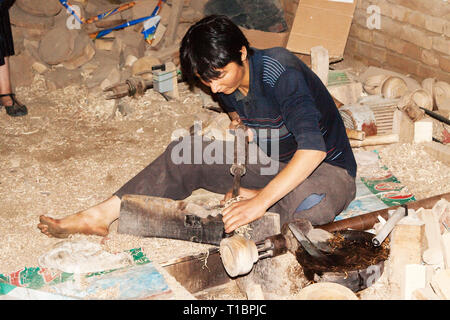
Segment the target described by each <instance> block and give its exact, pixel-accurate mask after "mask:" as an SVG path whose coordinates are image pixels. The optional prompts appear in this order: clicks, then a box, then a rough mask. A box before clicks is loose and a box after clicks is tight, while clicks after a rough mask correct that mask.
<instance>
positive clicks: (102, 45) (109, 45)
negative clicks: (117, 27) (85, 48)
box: [95, 38, 114, 51]
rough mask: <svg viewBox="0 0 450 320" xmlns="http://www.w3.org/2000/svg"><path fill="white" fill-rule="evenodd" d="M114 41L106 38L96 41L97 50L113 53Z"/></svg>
mask: <svg viewBox="0 0 450 320" xmlns="http://www.w3.org/2000/svg"><path fill="white" fill-rule="evenodd" d="M113 45H114V39H109V38H104V39H95V49H97V50H107V51H111V50H112V49H113Z"/></svg>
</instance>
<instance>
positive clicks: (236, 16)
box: [204, 0, 288, 32]
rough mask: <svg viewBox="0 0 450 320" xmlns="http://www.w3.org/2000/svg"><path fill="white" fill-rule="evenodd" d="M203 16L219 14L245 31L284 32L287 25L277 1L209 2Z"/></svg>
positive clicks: (237, 0)
mask: <svg viewBox="0 0 450 320" xmlns="http://www.w3.org/2000/svg"><path fill="white" fill-rule="evenodd" d="M204 14H205V15H206V16H207V15H211V14H221V15H225V16H227V17H228V18H230V19H231V20H232V21H233V22H234V23H235V24H237V25H239V26H241V27H244V28H246V29H256V30H262V31H267V32H284V31H286V30H287V28H288V27H287V23H286V20H285V19H284V11H283V9H282V7H281V5H280V2H279V0H259V1H248V0H209V1H208V2H207V3H206V4H205V7H204Z"/></svg>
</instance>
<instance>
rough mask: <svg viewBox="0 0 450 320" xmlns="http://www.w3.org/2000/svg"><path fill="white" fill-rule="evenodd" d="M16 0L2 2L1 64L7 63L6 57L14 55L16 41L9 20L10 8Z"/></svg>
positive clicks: (0, 21)
mask: <svg viewBox="0 0 450 320" xmlns="http://www.w3.org/2000/svg"><path fill="white" fill-rule="evenodd" d="M13 2H14V1H10V0H9V1H8V0H4V1H1V2H0V66H2V65H4V64H5V57H9V56H13V55H14V43H13V37H12V32H11V23H10V20H9V12H8V10H9V8H10V7H11V5H12V4H13Z"/></svg>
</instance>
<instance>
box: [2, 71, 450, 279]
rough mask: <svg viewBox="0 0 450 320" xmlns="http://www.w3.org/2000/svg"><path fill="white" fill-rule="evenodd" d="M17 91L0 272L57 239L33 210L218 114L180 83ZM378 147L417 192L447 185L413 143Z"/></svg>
mask: <svg viewBox="0 0 450 320" xmlns="http://www.w3.org/2000/svg"><path fill="white" fill-rule="evenodd" d="M16 92H17V96H18V98H19V99H20V100H21V101H22V102H23V103H25V104H26V105H27V107H28V109H29V115H28V116H26V117H22V118H11V117H9V116H8V115H6V113H5V111H4V110H2V111H1V112H0V134H1V135H2V136H3V138H2V139H1V141H0V150H1V152H0V163H1V169H2V174H1V178H0V208H1V212H0V244H1V246H0V273H9V272H13V271H16V270H18V269H20V268H22V267H25V266H27V267H32V266H37V265H38V262H37V259H38V257H39V256H40V255H42V254H43V253H45V252H47V251H48V250H49V249H50V248H51V247H52V246H53V245H54V244H55V243H57V242H58V241H60V240H59V239H54V238H48V237H47V236H45V235H43V234H42V233H41V232H40V231H39V229H38V228H37V227H36V226H37V224H38V217H39V215H41V214H46V215H50V216H53V217H56V218H60V217H64V216H66V215H68V214H71V213H75V212H77V211H80V210H82V209H85V208H87V207H89V206H92V205H94V204H97V203H98V202H100V201H103V200H105V199H106V198H108V197H109V196H110V195H111V194H112V193H113V192H114V191H116V190H117V189H118V188H119V187H120V186H121V185H122V184H124V183H125V182H126V181H127V180H129V179H130V178H132V177H133V176H134V175H135V174H136V173H138V172H139V171H140V170H141V169H142V168H144V167H145V166H146V165H147V164H148V163H150V162H151V161H152V160H153V159H155V158H156V157H157V156H158V155H159V154H160V153H162V151H163V150H164V148H165V146H167V144H169V142H170V139H171V134H172V132H173V131H174V130H175V129H178V128H184V129H189V128H190V127H191V126H192V124H193V122H194V121H195V120H207V119H210V118H211V117H214V116H216V115H217V113H215V112H213V111H210V110H207V109H204V108H202V97H201V96H200V95H199V94H196V93H192V92H190V91H189V90H188V88H187V87H186V86H185V85H184V84H181V85H180V96H181V99H180V101H179V102H176V101H169V102H168V101H166V100H165V99H164V98H163V97H162V96H161V95H159V94H157V93H155V92H153V91H152V90H148V91H147V92H146V94H145V96H143V97H141V98H140V99H132V98H123V99H122V100H121V102H120V106H118V105H116V104H115V103H114V101H111V100H105V99H104V97H105V94H104V93H103V92H101V91H92V92H89V91H88V90H87V89H86V88H84V87H78V86H70V87H67V88H65V89H60V90H56V91H52V92H48V90H47V89H46V86H45V81H44V79H43V78H42V76H38V75H36V77H35V79H34V82H33V84H32V86H31V87H27V88H24V87H20V88H17V90H16ZM377 150H379V152H380V156H381V159H382V161H384V162H385V163H386V165H387V166H388V167H389V168H390V169H391V171H392V172H393V174H394V175H395V176H396V177H397V178H398V179H399V180H400V181H401V182H402V183H403V184H404V185H406V186H407V187H408V188H409V190H410V191H411V192H412V193H413V194H414V195H415V196H416V198H417V199H422V198H427V197H429V196H433V195H437V194H441V193H445V192H449V191H450V184H449V183H448V181H450V170H449V167H448V166H445V165H444V164H442V163H440V162H438V161H435V160H434V159H433V158H431V157H429V156H428V155H427V154H426V152H425V151H424V150H423V148H422V147H421V146H420V145H418V144H400V145H391V146H385V147H380V148H377ZM230 184H231V181H230ZM212 196H214V197H213V198H214V199H217V201H218V199H220V198H221V196H220V195H215V194H213V195H212ZM80 237H81V238H87V239H90V240H91V241H95V242H101V243H102V244H104V245H105V248H107V249H108V251H110V252H121V251H123V250H127V249H131V248H136V247H141V248H143V250H144V252H145V253H146V254H147V256H148V257H149V258H150V259H151V260H153V261H156V262H164V261H166V260H168V259H172V258H175V257H177V256H180V257H181V256H185V255H188V254H190V253H192V254H193V253H199V252H202V251H204V250H206V249H207V248H209V247H210V246H208V245H202V244H196V243H190V244H189V246H186V243H185V242H184V241H177V240H168V239H157V238H145V239H144V238H137V237H133V236H129V235H122V234H118V233H117V232H116V226H115V225H113V226H112V229H111V232H110V234H109V235H108V237H106V238H104V239H103V238H102V237H97V236H81V235H77V236H74V238H80Z"/></svg>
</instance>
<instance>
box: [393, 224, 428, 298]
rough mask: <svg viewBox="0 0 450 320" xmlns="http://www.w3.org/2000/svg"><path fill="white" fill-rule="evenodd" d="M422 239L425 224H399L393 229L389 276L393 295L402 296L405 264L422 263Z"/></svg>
mask: <svg viewBox="0 0 450 320" xmlns="http://www.w3.org/2000/svg"><path fill="white" fill-rule="evenodd" d="M422 239H423V225H406V224H405V225H403V224H398V225H396V226H395V228H394V230H393V231H392V233H391V251H390V256H389V270H388V272H389V275H388V278H389V283H390V284H391V288H392V291H393V295H396V296H398V297H401V288H402V282H403V279H404V278H405V266H406V265H408V264H416V265H418V264H421V262H422Z"/></svg>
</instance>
